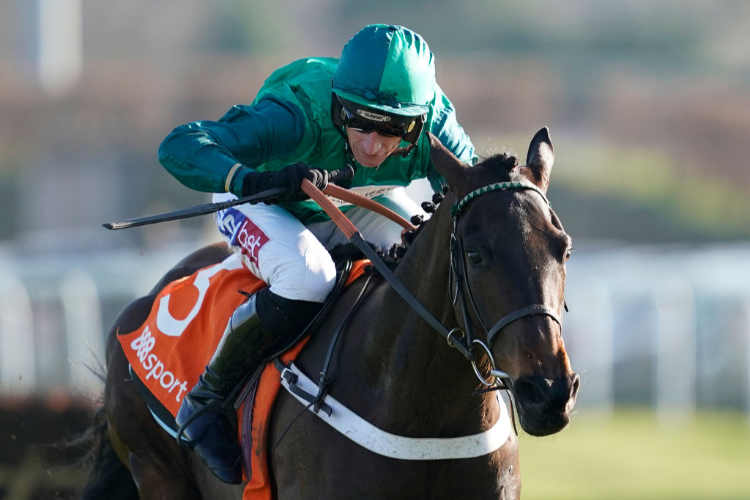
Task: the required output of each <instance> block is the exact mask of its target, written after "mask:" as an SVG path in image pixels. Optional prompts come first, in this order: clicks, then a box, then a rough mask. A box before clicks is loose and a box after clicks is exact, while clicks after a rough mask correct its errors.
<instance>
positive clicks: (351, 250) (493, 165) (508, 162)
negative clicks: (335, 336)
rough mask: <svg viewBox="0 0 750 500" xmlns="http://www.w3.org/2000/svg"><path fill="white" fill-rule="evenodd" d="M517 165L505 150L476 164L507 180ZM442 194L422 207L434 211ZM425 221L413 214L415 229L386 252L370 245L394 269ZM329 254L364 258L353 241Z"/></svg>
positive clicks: (334, 256)
mask: <svg viewBox="0 0 750 500" xmlns="http://www.w3.org/2000/svg"><path fill="white" fill-rule="evenodd" d="M518 165H519V162H518V158H517V157H516V156H514V155H512V154H511V153H509V152H507V151H506V152H503V153H496V154H493V155H491V156H489V157H487V158H484V159H482V160H481V161H480V162H479V163H477V165H476V166H478V167H481V168H487V169H489V170H491V171H495V172H496V171H504V172H506V173H507V175H508V180H516V177H520V174H519V173H518V169H517V168H516V167H518ZM445 191H447V187H446V188H445V190H444V192H445ZM444 196H445V195H444V194H441V193H436V194H434V195H433V196H432V201H425V202H423V203H422V209H423V210H424V211H425V212H427V213H434V212H435V210H436V209H437V206H438V205H439V204H440V202H441V201H443V198H444ZM426 222H427V221H425V220H424V218H422V216H419V215H415V216H414V217H412V218H411V223H412V224H414V225H415V226H417V229H416V230H414V231H408V232H406V233H405V234H404V237H403V239H404V242H403V243H395V244H394V245H393V246H392V247H391V248H390V249H389V250H388V251H387V252H386V251H384V250H383V249H381V248H380V247H378V246H376V245H373V244H370V246H371V247H372V249H373V250H375V252H376V253H377V254H378V255H379V256H380V257H381V258H382V259H383V261H384V262H385V263H386V264H387V265H388V267H390V268H391V269H395V268H396V267H397V266H398V265H399V264H400V263H401V260H402V259H403V257H404V255H406V251H407V250H408V249H409V247H410V246H411V244H412V243H413V242H414V240H415V238H416V237H417V235H418V234H419V232H420V231H421V230H422V228H423V227H424V225H425V223H426ZM330 254H331V257H332V258H333V260H334V261H336V260H338V259H341V258H344V257H350V258H351V259H352V260H358V259H363V258H365V257H364V255H363V254H362V252H361V251H360V250H359V249H358V248H357V247H356V246H355V245H354V244H353V243H344V244H341V245H336V246H335V247H334V248H333V249H332V250H331V251H330Z"/></svg>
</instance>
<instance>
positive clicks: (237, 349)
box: [176, 288, 322, 484]
mask: <svg viewBox="0 0 750 500" xmlns="http://www.w3.org/2000/svg"><path fill="white" fill-rule="evenodd" d="M321 305H322V304H319V303H316V302H306V301H297V300H289V299H284V298H282V297H279V296H278V295H275V294H273V293H271V292H270V290H269V289H268V288H265V289H263V290H261V291H260V292H258V293H257V294H256V295H254V296H253V297H251V298H250V299H249V300H248V301H247V302H245V303H243V304H242V305H241V306H239V307H238V308H237V310H235V311H234V313H233V314H232V317H231V318H230V320H229V323H228V324H227V327H226V330H225V331H224V335H223V336H222V338H221V341H220V342H219V346H218V347H217V348H216V352H215V353H214V355H213V357H212V358H211V361H210V362H209V363H208V366H206V370H205V371H204V372H203V374H202V375H201V376H200V378H199V380H198V383H197V384H196V385H195V387H193V389H192V390H191V391H190V392H189V393H188V394H187V395H186V396H185V397H184V399H183V401H182V404H181V406H180V411H179V412H178V413H177V418H176V420H177V425H179V426H180V431H179V432H178V438H179V440H180V442H181V444H182V443H183V441H182V440H183V439H184V437H187V439H188V441H189V443H188V446H189V447H191V448H192V449H193V451H195V454H196V455H197V456H198V458H200V459H201V461H202V462H203V463H204V464H205V465H206V467H208V468H209V469H210V470H211V472H213V473H214V475H216V477H218V478H219V479H221V480H222V481H224V482H225V483H230V484H237V483H240V482H241V481H242V450H241V448H240V445H239V443H238V440H237V424H236V419H235V415H234V399H235V398H236V397H237V396H238V394H236V392H238V391H239V389H240V385H241V384H242V383H243V382H244V381H245V380H246V379H247V377H248V376H249V375H251V374H252V373H254V372H255V370H256V369H257V368H258V367H259V366H260V365H261V364H262V363H263V361H265V360H266V359H267V358H268V357H269V356H271V355H273V354H275V353H276V352H278V351H279V350H280V349H283V348H284V347H285V345H284V343H286V342H288V341H290V340H291V338H292V336H293V335H295V334H297V333H299V332H300V331H301V328H303V327H304V326H305V325H306V324H307V322H308V321H309V320H310V319H312V317H313V316H314V315H315V313H316V312H317V311H318V310H319V309H320V306H321ZM292 311H294V312H293V313H292ZM298 313H299V314H298ZM290 317H293V318H295V321H292V320H290V319H289V318H290ZM300 320H302V321H300ZM183 436H184V437H183Z"/></svg>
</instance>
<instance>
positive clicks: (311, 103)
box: [159, 58, 476, 224]
mask: <svg viewBox="0 0 750 500" xmlns="http://www.w3.org/2000/svg"><path fill="white" fill-rule="evenodd" d="M337 63H338V59H336V58H307V59H300V60H297V61H294V62H292V63H291V64H289V65H287V66H284V67H282V68H280V69H278V70H276V71H275V72H274V73H273V74H271V76H270V77H269V78H268V79H267V80H266V82H265V83H264V85H263V87H262V88H261V89H260V91H259V92H258V95H257V97H256V98H255V100H254V101H253V102H252V104H250V105H237V106H234V107H232V108H231V109H230V110H229V111H228V112H227V113H226V114H225V115H224V116H223V117H222V118H221V119H219V120H218V121H198V122H193V123H189V124H187V125H183V126H180V127H177V128H176V129H174V130H173V131H172V133H171V134H170V135H169V136H167V138H166V139H165V140H164V142H163V143H162V144H161V147H160V148H159V161H160V162H161V164H162V165H163V166H164V168H166V169H167V170H168V171H169V172H170V173H171V174H172V175H173V176H174V177H176V178H177V179H178V180H179V181H180V182H181V183H183V184H184V185H186V186H187V187H189V188H191V189H194V190H197V191H203V192H211V193H222V192H225V181H226V178H227V175H228V174H229V172H230V170H231V168H232V167H233V166H234V165H235V164H236V163H238V162H239V163H241V164H242V167H240V169H239V170H238V171H237V172H236V174H235V175H234V177H233V178H232V183H231V186H230V191H231V192H232V193H234V194H235V195H237V196H241V191H242V179H243V177H244V175H245V174H246V173H248V172H249V171H250V169H254V170H257V171H276V170H281V169H282V168H284V167H286V166H287V165H291V164H293V163H297V162H304V163H306V164H308V165H310V166H311V167H316V168H320V169H324V170H328V171H333V170H337V169H340V168H341V167H343V166H345V165H347V164H351V165H352V166H353V167H354V169H355V175H354V178H353V179H352V181H351V186H350V187H362V186H382V187H383V188H384V190H386V189H387V188H389V187H390V188H392V187H394V186H407V185H408V184H409V183H411V181H413V180H415V179H422V178H428V179H429V180H430V183H431V185H432V187H433V189H434V190H435V191H439V190H441V189H442V188H443V185H444V181H443V179H442V177H441V176H440V174H439V173H438V172H437V171H436V170H435V168H434V166H433V165H432V162H431V160H430V145H429V141H428V139H427V136H426V134H425V133H424V132H423V133H422V135H421V136H420V138H419V141H418V142H417V145H416V147H415V148H414V149H413V150H412V152H411V153H410V154H409V155H408V156H407V157H405V158H403V157H401V156H390V157H389V158H387V159H386V160H385V161H384V162H383V163H382V164H381V165H380V166H379V167H378V168H367V167H363V166H361V165H359V164H358V163H357V162H356V161H353V159H351V158H350V157H349V156H348V155H347V151H346V148H345V138H344V135H343V131H342V130H337V128H336V127H335V126H334V125H333V122H332V120H331V98H332V97H331V96H332V93H331V78H332V76H333V73H334V72H335V70H336V65H337ZM424 130H425V131H430V132H432V133H433V134H434V135H435V136H437V138H438V139H439V140H440V142H442V143H443V145H445V146H446V147H447V148H448V149H449V150H450V151H451V152H453V154H454V155H456V157H457V158H458V159H459V160H461V161H463V162H465V163H469V164H473V163H474V162H475V161H476V156H475V154H474V146H473V145H472V143H471V141H470V139H469V137H468V136H467V135H466V133H465V132H464V130H463V128H462V127H461V126H460V125H459V124H458V122H457V121H456V114H455V110H454V108H453V105H452V104H451V102H450V101H449V100H448V98H447V97H446V96H445V95H444V94H443V92H442V90H441V89H440V87H436V91H435V96H434V98H433V99H432V101H431V102H430V104H429V112H428V114H427V120H426V122H425V126H424ZM402 145H404V143H402ZM282 206H283V207H284V208H286V209H287V210H289V211H290V212H291V213H292V214H293V215H294V216H295V217H296V218H297V219H299V220H300V221H301V222H302V223H303V224H306V223H310V222H317V221H321V220H326V219H327V218H328V217H327V215H326V214H325V213H324V212H323V211H322V209H321V208H320V207H318V205H317V204H316V203H315V202H313V201H311V200H307V201H302V202H295V203H283V204H282ZM347 208H349V207H347V206H344V207H342V210H346V209H347Z"/></svg>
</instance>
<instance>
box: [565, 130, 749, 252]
mask: <svg viewBox="0 0 750 500" xmlns="http://www.w3.org/2000/svg"><path fill="white" fill-rule="evenodd" d="M563 146H566V145H565V144H563ZM561 149H562V148H561ZM565 151H566V155H565V156H564V157H563V158H561V160H560V163H561V166H560V167H559V168H558V169H557V171H556V172H555V178H556V179H559V181H558V182H560V183H562V184H564V185H566V186H568V187H570V188H574V189H576V190H579V191H581V192H586V193H590V194H596V195H603V194H606V195H608V196H611V197H613V198H614V199H618V198H619V199H630V200H633V201H635V202H637V203H638V204H639V205H641V206H645V207H650V208H652V209H653V210H655V211H657V212H662V213H664V214H666V215H667V216H668V217H669V218H670V219H671V220H672V221H673V223H674V224H677V225H682V226H684V227H690V228H694V229H697V230H700V231H703V232H705V233H707V234H712V235H714V236H717V237H729V238H737V237H748V236H749V235H750V222H749V221H748V218H747V214H748V213H750V198H748V197H747V196H745V193H744V188H743V186H741V185H736V184H733V183H731V182H730V181H729V180H727V179H720V178H714V177H712V176H711V175H710V174H706V175H701V176H698V175H696V174H695V173H688V172H685V171H683V170H682V169H681V168H680V167H679V165H678V164H677V162H676V160H675V159H673V158H672V157H670V156H669V155H668V154H666V153H665V152H663V151H659V150H656V149H648V148H637V147H630V148H623V147H621V146H614V145H608V144H600V145H595V144H589V145H585V146H584V145H579V146H578V147H569V148H565Z"/></svg>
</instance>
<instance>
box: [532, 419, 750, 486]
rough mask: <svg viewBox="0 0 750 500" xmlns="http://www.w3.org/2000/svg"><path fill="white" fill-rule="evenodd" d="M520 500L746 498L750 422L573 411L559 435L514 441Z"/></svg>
mask: <svg viewBox="0 0 750 500" xmlns="http://www.w3.org/2000/svg"><path fill="white" fill-rule="evenodd" d="M520 450H521V474H522V481H523V494H522V498H523V500H535V499H545V500H550V499H554V500H566V499H576V500H586V499H597V500H600V499H608V500H619V499H626V498H627V499H632V498H638V499H645V500H648V499H660V500H664V499H675V500H676V499H680V500H698V499H701V500H703V499H712V500H713V499H721V500H729V499H732V500H739V499H750V421H749V420H748V419H747V417H745V416H744V415H742V414H739V413H721V412H703V413H699V414H698V415H697V416H696V417H695V418H694V419H691V420H688V421H682V422H681V421H679V420H678V421H674V422H671V423H669V422H667V423H665V422H658V421H657V419H656V417H655V416H654V414H653V412H652V411H649V410H642V411H641V410H620V411H616V412H615V413H614V414H613V416H611V417H604V416H601V415H594V414H588V415H586V414H579V415H577V416H576V418H575V419H574V420H573V421H572V422H571V424H570V426H569V427H568V428H567V429H565V430H564V431H563V432H562V433H560V434H557V435H555V436H551V437H548V438H534V437H531V436H528V435H524V434H522V435H521V436H520Z"/></svg>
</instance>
